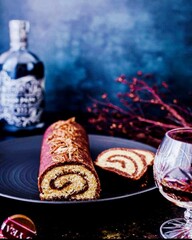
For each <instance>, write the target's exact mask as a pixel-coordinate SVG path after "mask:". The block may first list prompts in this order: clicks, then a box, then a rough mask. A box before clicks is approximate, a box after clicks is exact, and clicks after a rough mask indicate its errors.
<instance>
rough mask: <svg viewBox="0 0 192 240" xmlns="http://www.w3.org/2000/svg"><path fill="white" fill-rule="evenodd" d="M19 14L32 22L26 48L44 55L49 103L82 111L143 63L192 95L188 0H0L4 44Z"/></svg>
mask: <svg viewBox="0 0 192 240" xmlns="http://www.w3.org/2000/svg"><path fill="white" fill-rule="evenodd" d="M14 18H18V19H27V20H29V21H30V22H31V32H30V39H29V48H30V50H31V51H33V52H35V53H36V54H37V55H39V57H40V58H41V59H42V60H43V61H44V63H45V67H46V104H47V109H48V110H62V111H63V110H65V109H69V110H81V111H85V108H86V104H87V103H88V102H87V100H88V99H87V95H88V94H90V95H92V96H98V95H99V94H100V93H102V92H106V91H108V92H111V94H114V93H116V91H117V90H116V88H117V84H116V83H115V81H114V80H115V78H116V77H117V76H119V75H120V74H126V75H134V74H135V73H136V72H137V71H138V70H142V71H143V72H146V73H153V74H155V75H156V77H157V79H159V80H166V81H168V82H169V83H170V84H171V87H173V89H175V91H177V90H178V94H181V95H182V97H183V99H184V100H185V101H189V102H191V101H190V98H189V96H190V94H191V92H192V90H191V89H192V27H191V26H192V1H191V0H94V1H91V0H54V1H53V0H25V1H23V0H14V1H13V0H0V52H3V51H4V50H6V49H7V48H8V47H9V35H8V21H9V20H10V19H14ZM188 94H189V95H188Z"/></svg>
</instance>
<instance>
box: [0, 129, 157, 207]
mask: <svg viewBox="0 0 192 240" xmlns="http://www.w3.org/2000/svg"><path fill="white" fill-rule="evenodd" d="M40 136H41V137H42V135H35V136H27V137H19V138H17V139H15V138H13V139H7V140H4V141H2V142H0V144H1V143H3V142H8V141H11V142H12V141H16V142H17V140H18V139H20V140H22V139H29V138H34V137H40ZM88 136H89V138H95V139H99V140H101V138H102V139H106V140H107V139H111V138H114V139H115V140H119V141H121V142H124V143H128V142H131V143H133V144H134V143H135V144H137V145H138V144H139V145H140V146H141V147H144V148H145V147H147V148H149V149H150V150H152V151H154V152H155V151H156V148H154V147H152V146H150V145H148V144H145V143H142V142H139V141H135V140H131V139H125V138H121V137H113V136H107V135H97V134H88ZM156 188H157V186H156V185H155V182H154V186H151V187H149V188H147V189H143V190H141V191H138V192H134V193H128V194H124V195H120V196H116V197H106V198H99V199H94V200H80V201H74V200H71V201H46V200H43V201H42V200H36V199H27V198H22V197H15V196H11V195H9V194H4V193H1V192H0V197H3V198H8V199H12V200H17V201H23V202H28V203H35V204H45V205H46V204H48V205H74V204H75V205H77V204H78V205H82V204H91V203H102V202H110V201H115V200H121V199H127V198H130V197H135V196H137V195H141V194H144V193H147V192H150V191H153V190H155V189H156Z"/></svg>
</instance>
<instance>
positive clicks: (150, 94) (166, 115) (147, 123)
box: [88, 71, 192, 146]
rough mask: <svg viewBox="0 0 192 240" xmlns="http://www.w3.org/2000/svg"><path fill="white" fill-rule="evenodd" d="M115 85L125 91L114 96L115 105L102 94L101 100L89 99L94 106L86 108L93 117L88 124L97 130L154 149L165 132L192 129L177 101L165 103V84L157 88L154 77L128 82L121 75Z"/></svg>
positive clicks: (142, 77) (141, 77)
mask: <svg viewBox="0 0 192 240" xmlns="http://www.w3.org/2000/svg"><path fill="white" fill-rule="evenodd" d="M116 81H117V82H118V83H120V84H124V85H125V87H126V88H127V89H126V92H125V93H117V100H118V103H115V104H114V103H112V101H110V99H109V97H108V94H106V93H105V94H103V95H102V96H101V98H102V100H97V99H92V101H93V104H92V106H91V107H89V108H88V111H89V112H91V113H92V114H93V117H91V118H90V119H89V123H90V124H93V125H94V126H95V128H96V129H98V130H100V131H104V132H107V133H109V134H111V135H117V134H118V135H122V136H124V137H127V138H131V139H135V140H140V141H143V142H147V143H150V144H152V145H154V146H157V145H158V144H159V143H160V141H161V139H162V137H163V135H164V133H165V131H167V130H169V129H172V128H176V127H182V126H183V127H187V126H192V124H191V116H192V113H191V111H190V110H187V108H183V107H182V106H179V105H178V100H177V99H174V98H173V99H171V101H166V99H164V97H163V96H164V95H163V92H165V91H168V85H167V83H165V82H162V83H161V86H159V87H157V86H155V85H154V77H153V76H152V75H150V74H147V75H143V74H142V72H141V71H139V72H138V73H137V77H133V78H132V79H131V80H129V79H128V78H126V77H125V75H122V76H120V77H118V78H117V79H116ZM151 81H152V83H153V85H152V86H151V84H150V82H151ZM161 91H162V92H161ZM146 135H147V138H146Z"/></svg>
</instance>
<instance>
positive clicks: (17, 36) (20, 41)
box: [9, 20, 30, 48]
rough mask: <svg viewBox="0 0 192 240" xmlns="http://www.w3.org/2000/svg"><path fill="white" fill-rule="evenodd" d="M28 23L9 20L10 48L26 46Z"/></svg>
mask: <svg viewBox="0 0 192 240" xmlns="http://www.w3.org/2000/svg"><path fill="white" fill-rule="evenodd" d="M29 29H30V23H29V22H28V21H25V20H10V21H9V33H10V45H11V47H15V48H16V47H18V46H19V47H20V46H22V45H23V46H26V45H27V35H28V33H29Z"/></svg>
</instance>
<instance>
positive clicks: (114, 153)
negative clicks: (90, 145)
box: [95, 148, 154, 180]
mask: <svg viewBox="0 0 192 240" xmlns="http://www.w3.org/2000/svg"><path fill="white" fill-rule="evenodd" d="M153 161H154V153H153V152H151V151H148V150H141V149H131V148H110V149H107V150H104V151H103V152H101V153H100V154H99V155H98V156H97V159H96V160H95V165H97V166H99V167H101V168H103V169H104V170H108V171H111V172H114V173H117V174H119V175H121V176H124V177H126V178H129V179H132V180H138V179H140V178H141V177H142V176H143V175H144V173H145V172H146V171H147V169H148V167H149V166H150V165H152V164H153Z"/></svg>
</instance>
